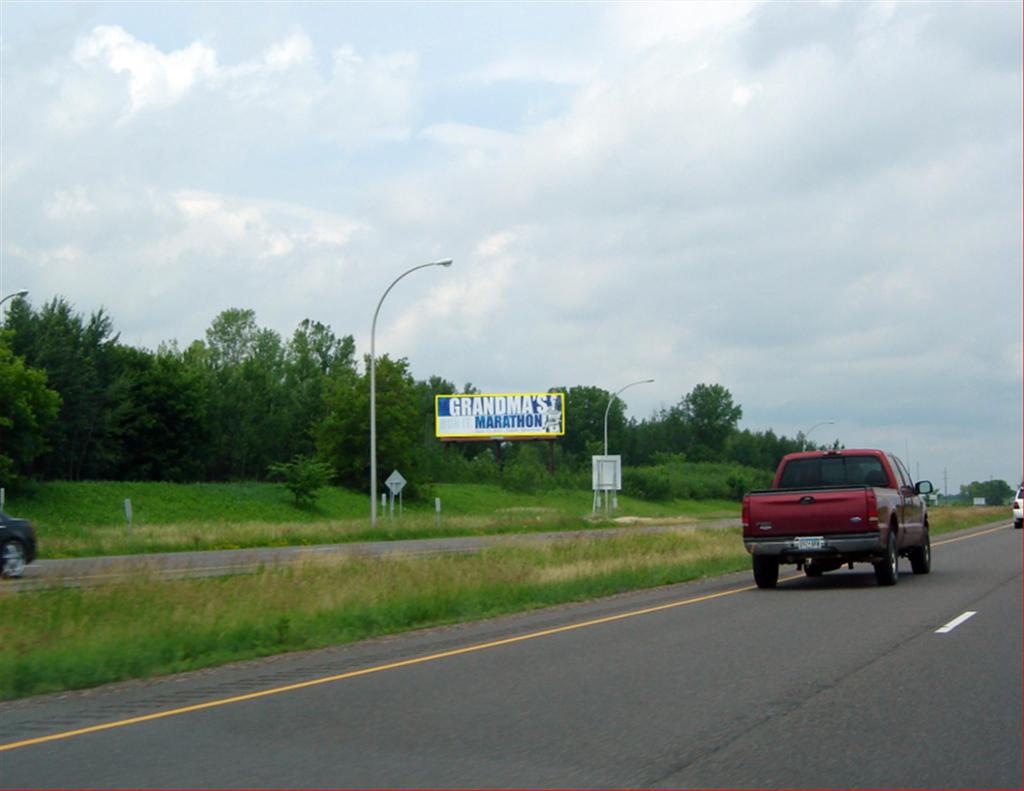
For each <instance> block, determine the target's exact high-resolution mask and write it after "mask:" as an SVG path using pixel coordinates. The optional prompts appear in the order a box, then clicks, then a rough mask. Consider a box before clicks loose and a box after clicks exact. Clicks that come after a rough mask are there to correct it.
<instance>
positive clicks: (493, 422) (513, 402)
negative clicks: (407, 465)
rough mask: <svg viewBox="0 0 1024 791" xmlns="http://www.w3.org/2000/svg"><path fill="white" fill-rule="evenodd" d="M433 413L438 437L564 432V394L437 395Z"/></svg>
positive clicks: (543, 435)
mask: <svg viewBox="0 0 1024 791" xmlns="http://www.w3.org/2000/svg"><path fill="white" fill-rule="evenodd" d="M434 417H435V427H436V433H437V436H438V438H439V439H490V438H492V437H501V438H502V439H526V438H531V439H551V438H554V437H560V436H562V435H563V434H565V394H564V393H503V394H495V393H486V394H485V393H479V394H473V395H439V396H435V398H434Z"/></svg>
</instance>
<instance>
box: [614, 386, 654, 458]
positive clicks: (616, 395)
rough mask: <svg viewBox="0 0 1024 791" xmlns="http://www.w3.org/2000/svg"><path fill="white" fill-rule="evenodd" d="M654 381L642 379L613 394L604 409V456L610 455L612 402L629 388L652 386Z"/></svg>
mask: <svg viewBox="0 0 1024 791" xmlns="http://www.w3.org/2000/svg"><path fill="white" fill-rule="evenodd" d="M653 381H654V380H653V379H640V380H639V381H636V382H630V383H629V384H628V385H626V386H625V387H622V388H620V389H618V390H616V391H615V392H614V393H612V394H611V397H610V398H609V399H608V406H606V407H605V408H604V455H605V456H607V455H608V412H609V411H610V410H611V408H612V401H614V400H615V399H616V398H617V397H618V395H619V393H621V392H622V391H623V390H628V389H629V388H631V387H633V386H634V385H646V384H650V383H651V382H653Z"/></svg>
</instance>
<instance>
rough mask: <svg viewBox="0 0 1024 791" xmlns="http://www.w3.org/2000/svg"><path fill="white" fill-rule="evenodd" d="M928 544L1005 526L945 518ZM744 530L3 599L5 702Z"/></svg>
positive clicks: (1, 682)
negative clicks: (984, 526)
mask: <svg viewBox="0 0 1024 791" xmlns="http://www.w3.org/2000/svg"><path fill="white" fill-rule="evenodd" d="M930 514H931V525H932V531H933V535H941V534H942V533H947V532H950V531H952V530H958V529H962V528H965V527H971V526H974V525H978V524H984V523H988V522H993V521H997V520H1000V519H1005V518H1006V509H1005V508H993V507H988V508H960V507H958V508H954V507H943V508H936V509H933V510H932V511H931V512H930ZM749 564H750V559H749V556H748V555H747V553H746V551H745V550H744V549H743V543H742V540H741V537H740V530H739V528H717V529H706V528H686V527H679V528H677V529H675V530H672V531H670V532H666V533H659V534H641V533H637V534H631V535H624V536H621V535H620V536H611V537H604V538H601V539H597V538H596V537H595V538H580V539H575V540H568V541H559V542H553V543H551V544H548V545H542V546H528V547H525V546H516V547H498V548H495V549H492V550H488V551H485V552H480V553H477V554H473V555H443V556H434V557H426V558H422V557H421V558H383V559H359V558H344V559H341V558H320V559H317V560H315V561H307V562H303V563H300V564H296V565H293V566H284V567H280V566H275V567H272V568H270V567H268V568H266V569H263V570H261V571H259V572H257V573H255V574H246V575H236V576H230V577H219V578H212V579H182V580H166V579H153V578H151V577H149V576H146V575H143V574H140V575H137V576H135V577H131V578H127V579H125V580H122V581H120V582H118V583H116V584H107V585H102V586H97V587H84V588H56V589H51V590H39V591H27V592H24V593H21V594H17V595H0V699H9V698H16V697H24V696H27V695H33V694H38V693H43V692H55V691H59V690H65V689H79V688H84V687H90V686H95V685H98V684H103V683H107V682H111V681H119V680H125V679H131V678H145V677H150V676H155V675H161V674H167V673H175V672H181V671H185V670H195V669H198V668H203V667H211V666H214V665H219V664H224V663H226V662H231V661H235V660H240V659H247V658H253V657H260V656H267V655H270V654H276V653H282V652H286V651H295V650H302V649H309V648H317V647H323V646H328V645H336V644H340V643H345V642H350V641H355V640H360V639H365V638H369V637H374V636H379V635H384V634H392V633H397V632H402V631H407V630H411V629H417V628H425V627H431V626H438V625H442V624H450V623H456V622H461V621H470V620H475V619H480V618H487V617H492V616H496V615H502V614H506V613H511V612H518V611H523V610H529V609H534V608H539V607H546V606H550V605H554V604H560V603H565V602H571V601H581V600H586V599H590V598H595V597H599V596H608V595H613V594H616V593H621V592H624V591H630V590H637V589H641V588H650V587H656V586H659V585H669V584H673V583H678V582H684V581H687V580H693V579H698V578H702V577H708V576H714V575H718V574H724V573H728V572H733V571H742V570H745V569H748V568H749Z"/></svg>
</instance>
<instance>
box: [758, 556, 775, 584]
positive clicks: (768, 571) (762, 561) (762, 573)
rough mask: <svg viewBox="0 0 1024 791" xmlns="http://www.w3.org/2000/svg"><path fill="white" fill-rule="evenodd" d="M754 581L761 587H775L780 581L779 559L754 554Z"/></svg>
mask: <svg viewBox="0 0 1024 791" xmlns="http://www.w3.org/2000/svg"><path fill="white" fill-rule="evenodd" d="M753 564H754V582H756V583H757V587H759V588H774V587H775V586H776V585H777V584H778V582H779V559H778V558H773V557H769V556H767V555H754V556H753Z"/></svg>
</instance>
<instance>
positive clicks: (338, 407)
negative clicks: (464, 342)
mask: <svg viewBox="0 0 1024 791" xmlns="http://www.w3.org/2000/svg"><path fill="white" fill-rule="evenodd" d="M365 367H366V369H367V371H368V370H369V357H367V358H366V366H365ZM376 380H377V399H376V405H377V465H378V469H379V470H382V471H383V474H382V475H380V476H378V478H379V479H380V481H383V479H384V478H386V477H387V476H388V474H389V473H390V470H393V469H397V470H401V472H402V474H403V475H404V476H405V478H406V479H407V480H408V481H409V485H410V488H408V489H407V490H406V491H407V493H408V494H409V495H410V496H415V490H416V485H417V483H416V473H417V472H418V469H419V462H420V460H421V459H420V448H421V442H422V416H421V414H420V413H419V412H418V410H417V408H416V387H415V382H414V381H413V378H412V376H411V375H410V374H409V363H408V361H407V360H405V359H404V358H402V359H399V360H392V359H391V358H390V357H388V356H387V355H385V356H383V357H378V358H377V374H376ZM325 398H326V401H327V416H326V417H325V418H324V419H323V420H322V421H321V423H320V425H319V426H318V428H317V430H316V432H315V434H316V446H317V452H318V453H319V454H320V456H321V457H322V458H323V459H324V460H325V461H327V463H328V464H330V465H331V467H332V468H333V469H334V471H335V474H336V477H337V479H338V481H339V482H340V483H342V484H344V485H346V486H351V487H353V488H361V487H364V486H366V483H367V481H369V478H370V379H369V373H365V372H364V373H363V374H362V375H357V374H355V373H352V374H351V375H339V376H336V377H334V378H332V379H331V380H330V382H329V383H328V386H327V393H326V396H325ZM421 483H422V482H421ZM382 491H383V490H382ZM378 495H379V492H378Z"/></svg>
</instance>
